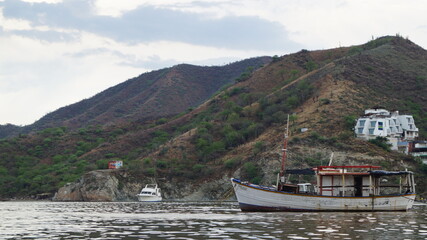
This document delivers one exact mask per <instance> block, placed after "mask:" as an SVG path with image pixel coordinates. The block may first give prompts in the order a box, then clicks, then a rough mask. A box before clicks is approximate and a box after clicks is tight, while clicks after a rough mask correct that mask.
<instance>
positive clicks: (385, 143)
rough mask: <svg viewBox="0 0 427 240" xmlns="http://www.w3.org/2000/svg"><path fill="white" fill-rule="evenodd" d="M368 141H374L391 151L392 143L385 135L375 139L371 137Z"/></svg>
mask: <svg viewBox="0 0 427 240" xmlns="http://www.w3.org/2000/svg"><path fill="white" fill-rule="evenodd" d="M368 142H370V143H373V144H375V145H377V146H378V147H380V148H382V149H384V150H386V151H388V152H390V151H391V148H390V147H391V144H389V143H388V140H387V138H385V137H376V138H375V139H370V140H369V141H368Z"/></svg>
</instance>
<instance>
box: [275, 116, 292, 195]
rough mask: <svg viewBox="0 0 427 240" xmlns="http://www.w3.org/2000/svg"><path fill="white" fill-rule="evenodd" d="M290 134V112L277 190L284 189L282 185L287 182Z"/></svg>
mask: <svg viewBox="0 0 427 240" xmlns="http://www.w3.org/2000/svg"><path fill="white" fill-rule="evenodd" d="M288 136H289V114H288V119H287V123H286V132H285V138H284V141H283V149H282V151H283V154H282V166H281V168H280V184H278V186H277V188H278V189H277V190H279V191H280V190H282V189H281V188H282V185H283V184H285V164H286V158H287V151H288Z"/></svg>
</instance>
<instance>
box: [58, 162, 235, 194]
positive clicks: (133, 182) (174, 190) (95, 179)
mask: <svg viewBox="0 0 427 240" xmlns="http://www.w3.org/2000/svg"><path fill="white" fill-rule="evenodd" d="M154 182H155V180H153V179H150V178H140V179H137V178H135V177H134V176H132V175H131V174H129V173H128V172H127V171H125V170H110V169H109V170H96V171H91V172H88V173H86V174H84V175H83V176H82V177H81V178H80V179H79V180H78V181H76V182H73V183H68V184H67V185H65V186H64V187H62V188H60V189H59V190H58V192H57V193H56V194H55V196H54V197H53V200H54V201H91V202H114V201H137V197H136V194H138V193H139V191H140V190H141V189H142V188H143V187H144V186H145V184H148V183H154ZM158 184H159V186H160V188H161V189H162V192H163V194H162V195H163V199H164V200H184V201H209V200H224V199H230V198H231V199H232V198H233V197H234V195H233V194H232V191H231V183H230V180H229V178H228V177H225V176H224V177H223V178H221V179H217V180H214V181H209V182H204V183H199V184H198V183H190V182H182V181H178V180H176V181H172V182H164V181H161V180H160V181H159V182H158Z"/></svg>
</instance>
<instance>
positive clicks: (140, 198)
mask: <svg viewBox="0 0 427 240" xmlns="http://www.w3.org/2000/svg"><path fill="white" fill-rule="evenodd" d="M136 196H137V197H138V201H140V202H161V201H162V197H160V196H146V195H141V194H138V195H136Z"/></svg>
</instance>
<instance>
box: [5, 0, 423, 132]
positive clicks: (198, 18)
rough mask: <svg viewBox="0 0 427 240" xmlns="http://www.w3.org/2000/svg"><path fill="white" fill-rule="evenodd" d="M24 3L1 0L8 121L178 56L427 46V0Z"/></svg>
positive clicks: (212, 59)
mask: <svg viewBox="0 0 427 240" xmlns="http://www.w3.org/2000/svg"><path fill="white" fill-rule="evenodd" d="M24 2H30V3H31V4H28V3H23V2H20V1H2V0H0V52H1V54H0V66H1V68H0V111H1V112H2V114H1V117H0V124H4V123H8V122H10V123H15V124H29V123H31V122H33V121H35V120H37V119H38V118H40V117H42V116H43V115H44V114H46V113H47V112H50V111H54V110H55V109H57V108H59V107H62V106H65V105H68V104H71V103H73V102H77V101H79V100H81V99H83V98H88V97H91V96H92V95H94V94H96V93H98V92H100V91H102V90H104V89H106V88H108V87H111V86H114V85H116V84H118V83H120V82H122V81H125V80H126V79H128V78H132V77H136V76H138V75H139V74H141V73H143V72H144V71H148V70H154V69H160V68H164V67H170V66H171V65H174V64H178V63H190V64H224V63H228V62H229V61H235V60H238V59H244V58H249V57H254V56H260V55H274V54H278V55H281V54H287V53H290V52H291V51H297V50H299V49H295V48H297V47H301V48H305V49H309V50H312V49H327V48H332V47H338V46H348V45H354V44H361V43H364V42H366V41H368V40H370V39H371V37H372V36H374V37H379V36H383V35H395V34H396V33H399V34H401V35H402V36H404V37H406V36H408V37H409V39H410V40H412V41H414V42H415V43H417V44H419V45H421V46H422V47H424V48H426V47H427V27H426V24H425V19H424V18H425V13H424V11H425V9H427V2H425V1H424V0H413V1H410V2H407V1H406V2H405V1H400V0H387V1H386V0H378V1H368V0H361V1H352V0H324V1H315V0H301V1H289V0H286V1H279V0H266V1H260V0H233V1H228V0H162V1H159V0H121V1H117V0H94V1H92V0H87V1H86V2H85V0H79V1H62V0H25V1H24ZM40 3H43V4H40ZM44 3H49V4H44ZM34 6H38V8H34ZM82 6H84V7H85V9H81V8H82ZM86 8H87V9H86ZM37 11H39V12H37ZM150 14H151V15H150ZM289 39H290V40H292V41H294V42H296V43H297V44H294V45H293V46H291V45H292V44H293V42H292V41H290V40H289ZM298 44H299V45H298Z"/></svg>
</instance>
